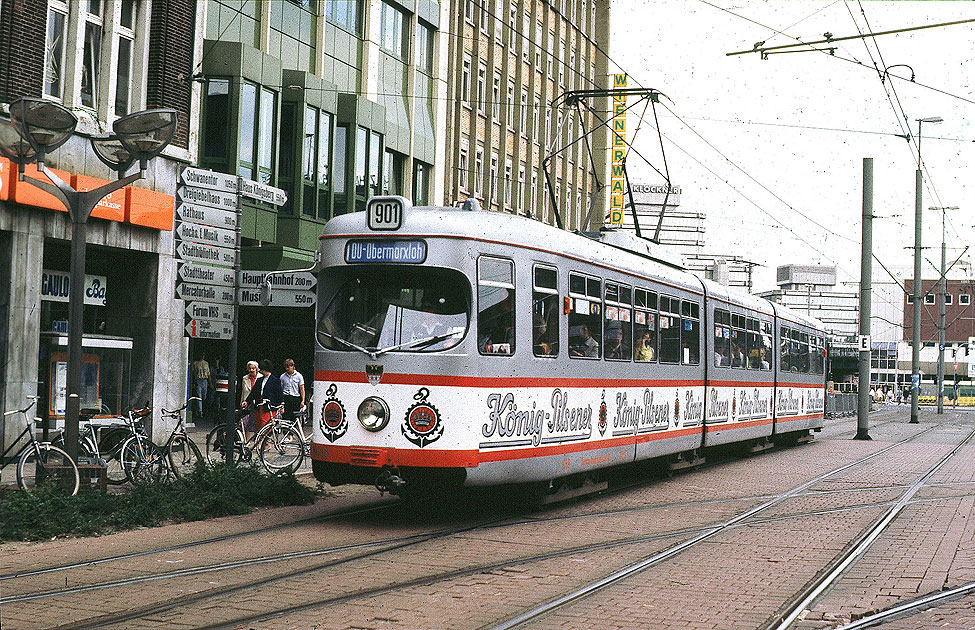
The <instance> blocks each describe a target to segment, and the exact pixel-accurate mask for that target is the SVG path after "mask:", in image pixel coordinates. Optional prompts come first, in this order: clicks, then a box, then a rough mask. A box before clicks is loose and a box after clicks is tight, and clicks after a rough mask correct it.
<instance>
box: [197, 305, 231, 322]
mask: <svg viewBox="0 0 975 630" xmlns="http://www.w3.org/2000/svg"><path fill="white" fill-rule="evenodd" d="M186 317H188V318H189V319H208V320H213V321H221V322H232V321H233V320H234V308H233V306H231V305H230V304H213V303H211V302H187V303H186Z"/></svg>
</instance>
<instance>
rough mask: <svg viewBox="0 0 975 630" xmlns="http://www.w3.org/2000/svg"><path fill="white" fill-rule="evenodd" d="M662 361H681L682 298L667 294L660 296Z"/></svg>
mask: <svg viewBox="0 0 975 630" xmlns="http://www.w3.org/2000/svg"><path fill="white" fill-rule="evenodd" d="M659 308H660V312H659V315H660V317H659V320H660V362H661V363H680V361H681V319H680V300H678V299H677V298H674V297H669V296H666V295H661V296H660V302H659Z"/></svg>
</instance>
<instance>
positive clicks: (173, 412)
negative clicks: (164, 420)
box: [160, 396, 202, 416]
mask: <svg viewBox="0 0 975 630" xmlns="http://www.w3.org/2000/svg"><path fill="white" fill-rule="evenodd" d="M194 400H200V401H202V399H201V398H200V397H199V396H191V397H189V398H188V399H187V400H186V402H185V403H183V406H182V407H180V408H179V409H166V408H165V407H162V408H161V409H160V412H161V413H162V414H163V415H164V416H173V415H176V414H178V413H179V412H180V411H183V410H185V409H186V408H187V407H189V406H190V403H191V402H193V401H194Z"/></svg>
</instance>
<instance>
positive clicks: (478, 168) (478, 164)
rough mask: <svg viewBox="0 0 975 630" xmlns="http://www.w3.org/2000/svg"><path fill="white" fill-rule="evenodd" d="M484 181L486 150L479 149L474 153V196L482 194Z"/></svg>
mask: <svg viewBox="0 0 975 630" xmlns="http://www.w3.org/2000/svg"><path fill="white" fill-rule="evenodd" d="M483 181H484V149H482V148H481V147H477V149H476V150H475V151H474V195H480V194H481V184H482V182H483Z"/></svg>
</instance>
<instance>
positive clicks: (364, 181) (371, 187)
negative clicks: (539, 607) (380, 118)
mask: <svg viewBox="0 0 975 630" xmlns="http://www.w3.org/2000/svg"><path fill="white" fill-rule="evenodd" d="M381 156H382V136H381V135H379V134H378V133H376V132H375V131H370V130H368V129H366V128H365V127H358V128H357V129H356V138H355V194H356V208H357V209H359V210H365V208H366V204H365V202H366V199H369V198H370V197H373V196H375V195H377V194H378V193H379V185H380V177H379V174H380V172H382V164H380V162H381V161H382V160H381Z"/></svg>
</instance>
